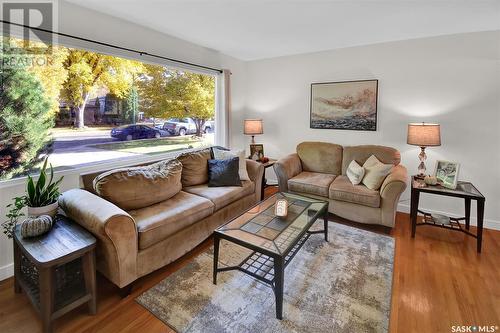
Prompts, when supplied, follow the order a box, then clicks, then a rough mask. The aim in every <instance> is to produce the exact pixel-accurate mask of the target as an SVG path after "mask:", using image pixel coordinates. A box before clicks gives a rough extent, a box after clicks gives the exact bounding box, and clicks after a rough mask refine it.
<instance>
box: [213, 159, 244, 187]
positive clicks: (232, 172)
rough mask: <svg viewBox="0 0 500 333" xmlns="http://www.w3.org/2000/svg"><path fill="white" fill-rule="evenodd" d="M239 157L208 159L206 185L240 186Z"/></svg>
mask: <svg viewBox="0 0 500 333" xmlns="http://www.w3.org/2000/svg"><path fill="white" fill-rule="evenodd" d="M239 163H240V158H239V157H233V158H230V159H227V160H209V161H208V187H218V186H241V180H240V175H239V173H238V165H239Z"/></svg>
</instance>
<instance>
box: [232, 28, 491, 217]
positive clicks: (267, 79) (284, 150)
mask: <svg viewBox="0 0 500 333" xmlns="http://www.w3.org/2000/svg"><path fill="white" fill-rule="evenodd" d="M372 78H375V79H378V80H379V98H378V126H377V127H378V129H377V131H376V132H363V131H345V130H319V129H310V128H309V99H310V84H311V83H312V82H328V81H345V80H357V79H372ZM246 85H247V86H246V89H247V95H246V108H245V111H244V112H243V113H241V114H237V115H234V116H233V118H234V119H235V122H234V123H233V125H234V127H235V130H234V132H235V134H234V138H233V142H234V143H235V144H237V145H248V140H249V139H248V138H245V137H244V136H243V135H242V134H241V133H242V131H241V127H242V120H243V119H244V118H253V117H255V118H263V120H264V135H261V136H258V137H257V141H258V142H260V143H263V144H264V150H265V153H266V155H267V156H270V157H275V158H279V157H282V156H284V155H286V154H288V153H291V152H294V151H295V146H296V145H297V144H298V143H299V142H301V141H305V140H313V141H327V142H334V143H339V144H342V145H357V144H381V145H387V146H392V147H395V148H397V149H399V150H400V151H401V153H402V163H403V164H404V165H405V166H406V167H407V168H408V170H409V172H410V174H412V173H413V174H414V173H415V172H416V169H417V165H418V158H417V155H418V153H419V148H418V147H413V146H409V145H407V144H406V126H407V123H409V122H420V121H426V122H437V123H440V124H441V130H442V146H441V147H436V148H428V149H427V155H428V161H427V167H428V171H430V172H432V171H433V168H434V162H435V160H436V159H445V160H450V161H457V162H460V163H461V170H460V179H463V180H469V181H472V182H473V183H474V184H475V185H477V187H478V188H479V190H480V191H482V193H483V194H484V195H485V196H486V214H485V218H486V225H487V226H489V227H495V226H496V227H500V223H499V221H500V206H499V205H498V202H500V172H499V165H500V164H499V163H500V148H499V145H500V134H499V130H498V129H499V125H500V32H499V31H496V32H485V33H472V34H460V35H453V36H447V37H436V38H427V39H417V40H408V41H402V42H392V43H384V44H377V45H371V46H362V47H353V48H346V49H340V50H335V51H328V52H320V53H312V54H305V55H297V56H287V57H280V58H273V59H267V60H260V61H252V62H249V63H248V64H247V82H246ZM237 130H239V133H236V132H237ZM429 169H432V170H429ZM268 177H269V178H272V177H275V175H274V174H272V171H268ZM408 205H409V191H407V192H406V193H405V194H404V195H403V196H402V202H401V205H400V209H403V210H406V209H407V208H408ZM422 207H425V208H428V209H432V210H437V211H444V212H450V213H459V214H463V203H462V202H460V201H458V200H453V199H450V200H446V198H444V199H443V198H439V200H436V199H435V197H434V198H431V197H430V196H428V197H425V198H424V199H423V201H422ZM473 212H474V210H473ZM495 222H496V224H495Z"/></svg>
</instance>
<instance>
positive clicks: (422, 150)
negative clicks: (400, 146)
mask: <svg viewBox="0 0 500 333" xmlns="http://www.w3.org/2000/svg"><path fill="white" fill-rule="evenodd" d="M418 159H419V160H420V164H419V165H418V175H417V177H419V178H420V177H421V178H424V177H425V171H426V170H427V168H426V167H425V160H426V159H427V155H426V154H425V147H420V154H418Z"/></svg>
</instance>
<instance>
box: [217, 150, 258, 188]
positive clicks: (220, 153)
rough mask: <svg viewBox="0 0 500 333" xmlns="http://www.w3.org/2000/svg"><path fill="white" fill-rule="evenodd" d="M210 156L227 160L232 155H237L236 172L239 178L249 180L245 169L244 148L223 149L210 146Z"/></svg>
mask: <svg viewBox="0 0 500 333" xmlns="http://www.w3.org/2000/svg"><path fill="white" fill-rule="evenodd" d="M212 157H213V158H214V159H216V160H227V159H230V158H233V157H239V165H238V173H239V175H240V179H241V180H250V177H249V176H248V171H247V161H246V157H245V150H243V149H241V150H225V149H219V148H217V147H212Z"/></svg>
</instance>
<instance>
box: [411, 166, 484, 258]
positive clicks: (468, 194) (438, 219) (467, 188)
mask: <svg viewBox="0 0 500 333" xmlns="http://www.w3.org/2000/svg"><path fill="white" fill-rule="evenodd" d="M420 193H430V194H434V195H442V196H448V197H455V198H461V199H464V202H465V216H464V217H461V218H455V217H447V216H444V215H441V214H431V213H428V212H424V211H422V210H420V209H418V203H419V200H420ZM472 200H476V202H477V229H476V230H477V231H476V233H475V234H473V233H472V232H470V210H471V201H472ZM485 201H486V199H485V198H484V196H483V195H482V194H481V192H479V190H478V189H477V188H476V187H475V186H474V185H473V184H472V183H469V182H462V181H460V182H458V183H457V187H456V188H455V189H449V188H446V187H444V186H442V185H435V186H432V185H426V184H425V182H424V181H423V180H422V179H420V178H418V177H416V176H413V177H412V184H411V205H410V216H411V225H412V228H411V236H412V237H415V232H416V228H417V226H420V225H431V226H436V227H441V228H445V229H451V230H456V231H460V232H463V233H465V234H467V235H469V236H472V237H474V238H476V239H477V252H481V246H482V239H483V219H484V202H485ZM418 213H420V214H422V215H423V222H420V223H417V215H418ZM462 222H464V225H462Z"/></svg>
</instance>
